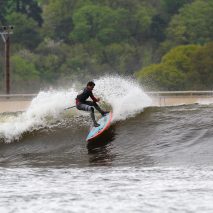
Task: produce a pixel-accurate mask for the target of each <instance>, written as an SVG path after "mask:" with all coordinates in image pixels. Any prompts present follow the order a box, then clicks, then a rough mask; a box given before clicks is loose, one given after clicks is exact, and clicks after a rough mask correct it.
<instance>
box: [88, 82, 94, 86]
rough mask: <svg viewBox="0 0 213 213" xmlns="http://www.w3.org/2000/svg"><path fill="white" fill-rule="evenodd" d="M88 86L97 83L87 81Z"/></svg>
mask: <svg viewBox="0 0 213 213" xmlns="http://www.w3.org/2000/svg"><path fill="white" fill-rule="evenodd" d="M87 86H95V83H94V82H93V81H89V82H88V83H87Z"/></svg>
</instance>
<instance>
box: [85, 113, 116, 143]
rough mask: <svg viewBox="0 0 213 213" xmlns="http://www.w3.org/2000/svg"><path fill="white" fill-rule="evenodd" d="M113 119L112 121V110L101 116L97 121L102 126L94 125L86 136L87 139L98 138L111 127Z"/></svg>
mask: <svg viewBox="0 0 213 213" xmlns="http://www.w3.org/2000/svg"><path fill="white" fill-rule="evenodd" d="M111 121H112V112H109V113H108V114H106V115H105V116H103V117H101V118H100V119H99V120H98V122H97V123H98V124H100V126H98V127H92V129H91V130H90V132H89V134H88V136H87V138H86V141H87V142H91V141H93V140H95V139H97V138H98V137H99V136H100V135H101V134H102V133H103V132H104V131H106V130H107V129H108V128H109V127H110V124H111Z"/></svg>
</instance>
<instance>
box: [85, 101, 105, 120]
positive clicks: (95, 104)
mask: <svg viewBox="0 0 213 213" xmlns="http://www.w3.org/2000/svg"><path fill="white" fill-rule="evenodd" d="M86 104H88V105H90V106H94V107H95V109H96V110H97V111H98V112H100V113H101V115H102V116H104V115H106V114H107V113H109V112H106V111H103V110H102V109H101V108H100V106H99V105H98V104H97V103H95V102H92V101H86Z"/></svg>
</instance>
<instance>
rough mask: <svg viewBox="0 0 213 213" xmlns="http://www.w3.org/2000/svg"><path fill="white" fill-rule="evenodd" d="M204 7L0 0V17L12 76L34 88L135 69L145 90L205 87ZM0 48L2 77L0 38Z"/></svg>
mask: <svg viewBox="0 0 213 213" xmlns="http://www.w3.org/2000/svg"><path fill="white" fill-rule="evenodd" d="M212 14H213V1H212V0H205V1H204V0H173V1H171V0H149V1H147V0H101V1H100V0H63V1H62V0H7V1H6V0H4V1H0V24H2V25H6V24H10V25H14V26H15V28H14V34H13V35H11V41H12V42H11V54H12V63H13V66H11V68H12V70H13V69H15V70H13V71H14V79H15V80H14V82H15V83H16V86H17V85H20V86H22V83H23V81H24V80H26V81H27V82H28V84H29V85H30V87H31V88H32V87H33V86H32V85H33V84H30V82H34V83H35V82H36V81H37V83H38V84H37V89H39V87H40V85H41V83H44V85H45V84H49V83H50V84H55V83H56V82H57V81H58V79H63V80H67V81H68V80H70V81H71V80H80V81H81V80H83V81H85V79H87V80H89V79H91V78H95V77H99V76H100V75H105V74H106V73H120V74H127V75H132V74H133V73H134V72H135V70H140V72H138V73H137V76H138V78H139V79H140V81H141V82H143V85H148V86H150V85H151V82H152V84H153V87H150V89H152V88H156V89H165V90H181V89H210V88H212V80H213V79H212V78H213V77H212V73H213V72H212V43H208V42H209V41H212V35H213V28H212V26H213V23H212V22H213V21H212V20H213V15H212ZM180 44H181V45H185V46H178V45H180ZM186 44H187V45H186ZM189 44H192V45H189ZM198 44H199V45H201V44H202V45H203V46H199V45H198ZM177 46H178V47H177ZM174 47H177V48H174ZM171 48H173V49H171ZM169 50H171V51H169ZM0 51H1V52H0V54H1V60H0V64H1V70H0V72H1V77H0V79H1V81H3V80H2V79H3V70H4V57H3V55H4V54H3V53H4V43H3V42H2V43H1V46H0ZM168 51H169V52H168ZM160 61H161V62H160ZM159 62H160V63H159ZM157 63H159V64H157ZM151 64H154V65H152V66H149V65H151ZM145 66H149V67H146V68H145V69H143V68H144V67H145ZM27 67H28V69H30V70H32V71H29V70H27ZM22 68H23V70H25V71H21V69H22ZM25 74H26V76H25ZM27 79H28V80H27ZM33 79H34V80H33ZM38 81H40V82H38ZM147 82H148V83H147ZM1 84H2V83H1ZM24 85H25V84H24ZM0 86H1V85H0ZM35 88H36V86H35Z"/></svg>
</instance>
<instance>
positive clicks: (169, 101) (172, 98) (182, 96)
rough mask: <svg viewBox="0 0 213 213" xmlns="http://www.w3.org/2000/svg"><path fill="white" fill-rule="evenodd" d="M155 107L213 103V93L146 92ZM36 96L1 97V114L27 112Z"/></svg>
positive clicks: (15, 95)
mask: <svg viewBox="0 0 213 213" xmlns="http://www.w3.org/2000/svg"><path fill="white" fill-rule="evenodd" d="M146 94H148V95H149V96H150V97H151V98H152V100H153V105H154V106H174V105H181V104H195V103H213V91H172V92H166V91H158V92H150V91H148V92H146ZM34 97H36V94H11V95H0V113H3V112H18V111H25V110H26V109H27V108H28V107H29V105H30V103H31V101H32V99H33V98H34Z"/></svg>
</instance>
